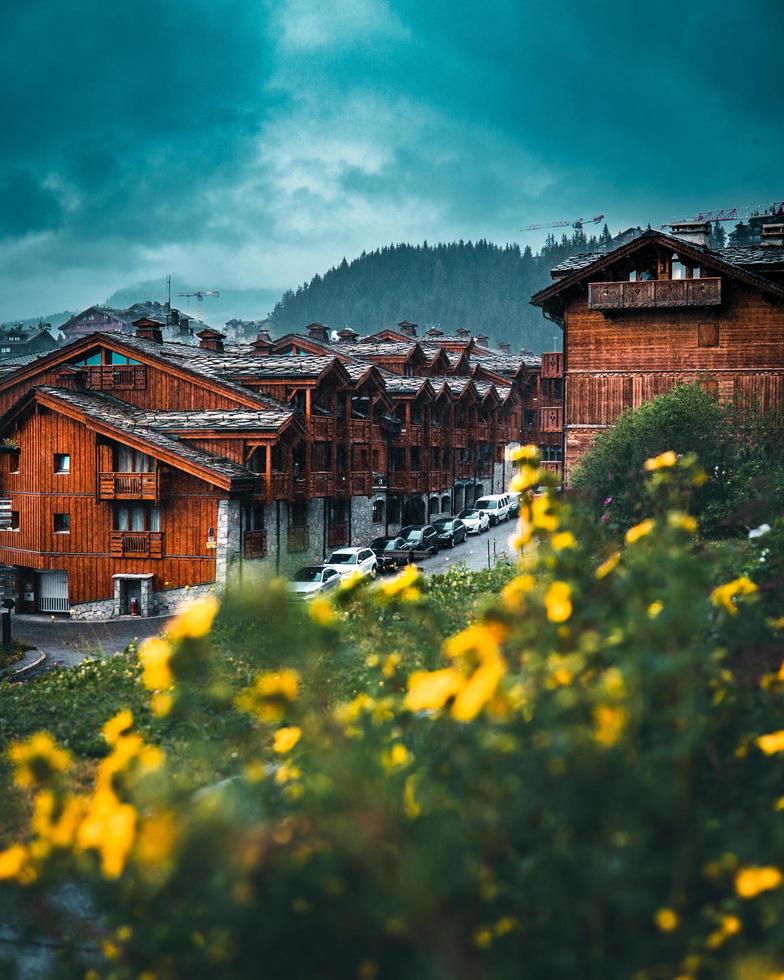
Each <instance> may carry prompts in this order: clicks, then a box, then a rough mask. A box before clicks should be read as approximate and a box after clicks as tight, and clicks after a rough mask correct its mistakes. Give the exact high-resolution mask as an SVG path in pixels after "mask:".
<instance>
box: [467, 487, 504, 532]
mask: <svg viewBox="0 0 784 980" xmlns="http://www.w3.org/2000/svg"><path fill="white" fill-rule="evenodd" d="M509 503H510V501H509V494H508V493H493V494H490V495H489V496H488V497H480V498H479V500H476V501H474V504H473V507H474V510H483V511H485V513H486V514H487V516H488V517H489V518H490V523H491V524H500V523H501V521H505V520H506V519H507V518H508V517H509Z"/></svg>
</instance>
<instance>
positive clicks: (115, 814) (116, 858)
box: [77, 789, 136, 878]
mask: <svg viewBox="0 0 784 980" xmlns="http://www.w3.org/2000/svg"><path fill="white" fill-rule="evenodd" d="M135 833H136V810H135V809H134V807H132V806H130V804H128V803H121V802H120V801H119V800H118V799H117V797H116V796H115V795H114V793H113V792H112V791H111V790H109V789H99V790H96V792H95V794H94V796H93V797H92V799H91V800H90V805H89V810H88V812H87V815H86V816H85V818H84V820H83V821H82V823H81V825H80V826H79V831H78V835H77V844H78V846H79V849H80V850H88V849H94V850H97V851H98V852H99V853H100V855H101V870H102V871H103V874H104V876H105V877H106V878H119V877H120V875H121V874H122V871H123V868H124V867H125V862H126V860H127V857H128V854H129V852H130V850H131V847H132V846H133V841H134V836H135Z"/></svg>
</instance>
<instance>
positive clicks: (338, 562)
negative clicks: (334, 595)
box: [324, 548, 378, 578]
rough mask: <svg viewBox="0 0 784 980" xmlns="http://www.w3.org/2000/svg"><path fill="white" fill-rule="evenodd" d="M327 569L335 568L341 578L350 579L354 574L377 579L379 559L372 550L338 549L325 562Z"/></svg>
mask: <svg viewBox="0 0 784 980" xmlns="http://www.w3.org/2000/svg"><path fill="white" fill-rule="evenodd" d="M324 566H325V567H326V568H333V569H334V570H335V571H336V572H337V573H338V575H339V576H340V577H341V578H348V577H349V575H353V574H354V572H359V573H360V575H365V576H369V577H370V578H375V577H376V572H377V571H378V558H376V556H375V554H374V553H373V552H372V551H371V550H370V548H338V549H337V551H333V552H332V554H331V555H330V556H329V558H327V560H326V561H325V562H324Z"/></svg>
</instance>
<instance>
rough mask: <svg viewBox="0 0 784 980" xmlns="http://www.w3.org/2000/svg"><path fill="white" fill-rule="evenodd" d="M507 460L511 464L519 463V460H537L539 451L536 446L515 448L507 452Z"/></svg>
mask: <svg viewBox="0 0 784 980" xmlns="http://www.w3.org/2000/svg"><path fill="white" fill-rule="evenodd" d="M509 459H510V460H511V461H512V462H513V463H519V462H520V460H521V459H526V460H537V459H539V449H538V447H537V446H533V445H529V446H515V448H514V449H512V450H510V452H509Z"/></svg>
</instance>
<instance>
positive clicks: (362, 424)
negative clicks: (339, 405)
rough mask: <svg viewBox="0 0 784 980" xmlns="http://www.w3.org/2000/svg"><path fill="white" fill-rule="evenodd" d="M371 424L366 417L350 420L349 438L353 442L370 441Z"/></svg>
mask: <svg viewBox="0 0 784 980" xmlns="http://www.w3.org/2000/svg"><path fill="white" fill-rule="evenodd" d="M372 428H373V427H372V426H371V424H370V422H368V421H367V419H352V420H351V438H352V440H353V441H354V442H370V436H371V430H372Z"/></svg>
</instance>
